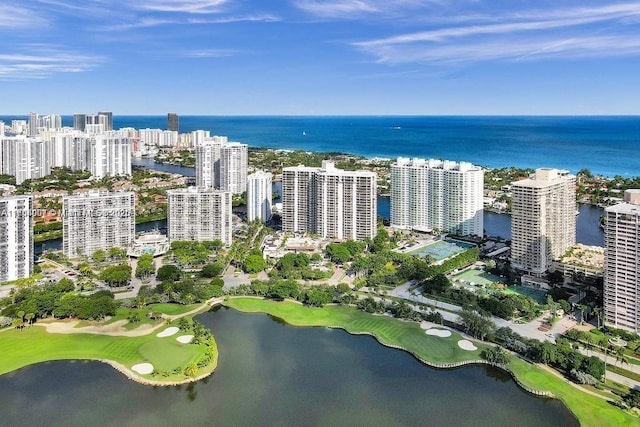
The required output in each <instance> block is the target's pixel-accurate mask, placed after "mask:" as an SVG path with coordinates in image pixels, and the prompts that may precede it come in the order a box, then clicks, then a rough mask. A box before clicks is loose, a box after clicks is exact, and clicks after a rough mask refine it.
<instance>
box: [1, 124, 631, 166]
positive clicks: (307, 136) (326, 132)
mask: <svg viewBox="0 0 640 427" xmlns="http://www.w3.org/2000/svg"><path fill="white" fill-rule="evenodd" d="M12 118H20V119H26V117H25V116H21V117H0V120H3V121H4V122H5V123H10V121H11V119H12ZM113 121H114V127H115V128H120V127H135V128H138V129H143V128H161V129H165V128H166V126H167V119H166V116H114V118H113ZM63 124H64V125H71V124H72V117H71V116H63ZM197 129H204V130H209V131H211V133H212V134H213V135H225V136H228V137H229V139H230V140H233V141H239V142H243V143H246V144H249V146H252V147H269V148H286V149H302V150H308V151H320V152H332V151H333V152H335V151H339V152H345V153H352V154H357V155H362V156H365V157H369V158H372V157H386V158H395V157H398V156H405V157H426V158H429V157H432V158H444V159H449V160H456V161H468V162H472V163H475V164H477V165H481V166H486V167H492V168H498V167H506V166H515V167H520V168H537V167H554V168H561V169H568V170H570V171H571V172H573V173H575V172H578V171H579V170H580V169H583V168H587V169H590V170H591V172H593V173H595V174H601V175H604V176H609V177H613V176H615V175H621V176H623V177H631V176H638V175H640V155H638V152H639V151H640V116H577V117H568V116H560V117H558V116H481V117H474V116H379V117H378V116H339V117H329V116H296V117H283V116H181V117H180V132H190V131H192V130H197Z"/></svg>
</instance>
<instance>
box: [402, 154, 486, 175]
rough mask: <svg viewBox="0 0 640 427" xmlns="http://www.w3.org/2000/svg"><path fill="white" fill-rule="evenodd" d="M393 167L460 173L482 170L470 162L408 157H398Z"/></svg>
mask: <svg viewBox="0 0 640 427" xmlns="http://www.w3.org/2000/svg"><path fill="white" fill-rule="evenodd" d="M391 166H395V167H403V166H406V167H419V168H428V169H442V170H448V171H459V172H467V171H481V170H482V168H481V167H480V166H476V165H474V164H472V163H469V162H456V161H453V160H442V159H419V158H412V159H410V158H408V157H398V158H397V159H396V162H395V163H393V164H392V165H391Z"/></svg>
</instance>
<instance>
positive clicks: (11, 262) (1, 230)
mask: <svg viewBox="0 0 640 427" xmlns="http://www.w3.org/2000/svg"><path fill="white" fill-rule="evenodd" d="M31 206H32V202H31V196H10V197H0V282H8V281H10V280H17V279H24V278H26V277H29V276H31V274H33V221H32V216H31Z"/></svg>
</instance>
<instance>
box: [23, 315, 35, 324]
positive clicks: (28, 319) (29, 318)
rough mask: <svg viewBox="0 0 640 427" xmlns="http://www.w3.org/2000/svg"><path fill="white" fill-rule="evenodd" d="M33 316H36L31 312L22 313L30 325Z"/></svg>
mask: <svg viewBox="0 0 640 427" xmlns="http://www.w3.org/2000/svg"><path fill="white" fill-rule="evenodd" d="M34 317H36V315H35V314H33V313H27V314H25V315H24V318H25V319H26V320H27V321H28V322H29V326H31V320H33V318H34Z"/></svg>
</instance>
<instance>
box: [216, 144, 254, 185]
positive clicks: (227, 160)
mask: <svg viewBox="0 0 640 427" xmlns="http://www.w3.org/2000/svg"><path fill="white" fill-rule="evenodd" d="M248 162H249V147H248V146H247V144H240V143H239V142H229V143H227V144H224V145H223V146H222V148H221V149H220V189H221V190H224V191H231V192H232V193H233V194H242V193H243V192H245V191H246V190H247V165H248Z"/></svg>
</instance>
